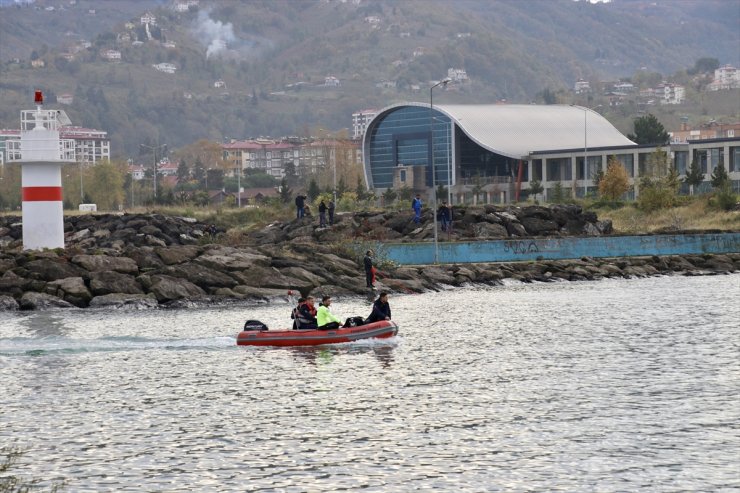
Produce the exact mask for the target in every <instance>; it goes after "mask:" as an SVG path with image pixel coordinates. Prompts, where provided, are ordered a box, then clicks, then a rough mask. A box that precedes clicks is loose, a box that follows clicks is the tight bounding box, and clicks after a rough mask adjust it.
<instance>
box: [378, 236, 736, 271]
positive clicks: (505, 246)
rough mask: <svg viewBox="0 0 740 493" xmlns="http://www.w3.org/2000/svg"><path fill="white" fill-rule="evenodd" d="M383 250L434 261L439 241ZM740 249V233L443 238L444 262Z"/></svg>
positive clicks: (402, 260) (396, 257) (403, 261)
mask: <svg viewBox="0 0 740 493" xmlns="http://www.w3.org/2000/svg"><path fill="white" fill-rule="evenodd" d="M379 249H380V250H381V251H382V254H383V256H384V257H386V258H387V259H388V260H392V261H394V262H396V263H398V264H400V265H425V264H433V263H434V243H402V244H391V243H385V244H383V245H382V246H380V247H379ZM739 252H740V233H712V234H678V235H645V236H600V237H587V238H576V237H566V238H519V239H507V240H494V241H461V242H454V243H448V242H439V243H438V259H439V263H440V264H454V263H485V262H516V261H527V260H542V259H546V260H566V259H576V258H581V257H594V258H604V257H641V256H649V255H658V256H662V255H690V254H703V253H712V254H723V253H739Z"/></svg>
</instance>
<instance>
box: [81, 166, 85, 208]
mask: <svg viewBox="0 0 740 493" xmlns="http://www.w3.org/2000/svg"><path fill="white" fill-rule="evenodd" d="M84 201H85V189H84V187H83V185H82V161H80V204H81V203H83V202H84Z"/></svg>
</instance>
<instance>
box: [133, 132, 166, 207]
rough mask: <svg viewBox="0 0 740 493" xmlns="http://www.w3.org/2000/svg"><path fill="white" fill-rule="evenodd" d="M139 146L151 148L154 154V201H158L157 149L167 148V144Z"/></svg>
mask: <svg viewBox="0 0 740 493" xmlns="http://www.w3.org/2000/svg"><path fill="white" fill-rule="evenodd" d="M139 146H141V147H144V148H146V149H151V150H152V155H153V156H154V201H155V202H156V201H157V150H158V149H160V148H162V149H165V150H166V149H167V144H161V145H159V144H158V145H155V146H150V145H146V144H139Z"/></svg>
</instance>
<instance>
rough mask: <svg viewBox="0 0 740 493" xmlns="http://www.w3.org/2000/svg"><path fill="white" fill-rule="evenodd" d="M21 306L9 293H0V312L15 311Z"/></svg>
mask: <svg viewBox="0 0 740 493" xmlns="http://www.w3.org/2000/svg"><path fill="white" fill-rule="evenodd" d="M18 308H19V306H18V302H17V301H15V298H13V297H12V296H8V295H0V312H8V311H15V310H17V309H18Z"/></svg>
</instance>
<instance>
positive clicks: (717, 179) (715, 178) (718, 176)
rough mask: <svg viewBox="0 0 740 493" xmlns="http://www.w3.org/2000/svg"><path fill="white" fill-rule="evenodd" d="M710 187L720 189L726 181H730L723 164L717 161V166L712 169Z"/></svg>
mask: <svg viewBox="0 0 740 493" xmlns="http://www.w3.org/2000/svg"><path fill="white" fill-rule="evenodd" d="M711 180H712V187H713V188H716V189H718V190H720V189H721V188H722V187H723V186H724V185H725V184H726V183H729V182H730V175H728V174H727V170H726V169H725V165H724V164H723V163H718V164H717V167H716V168H714V171H712V176H711Z"/></svg>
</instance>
